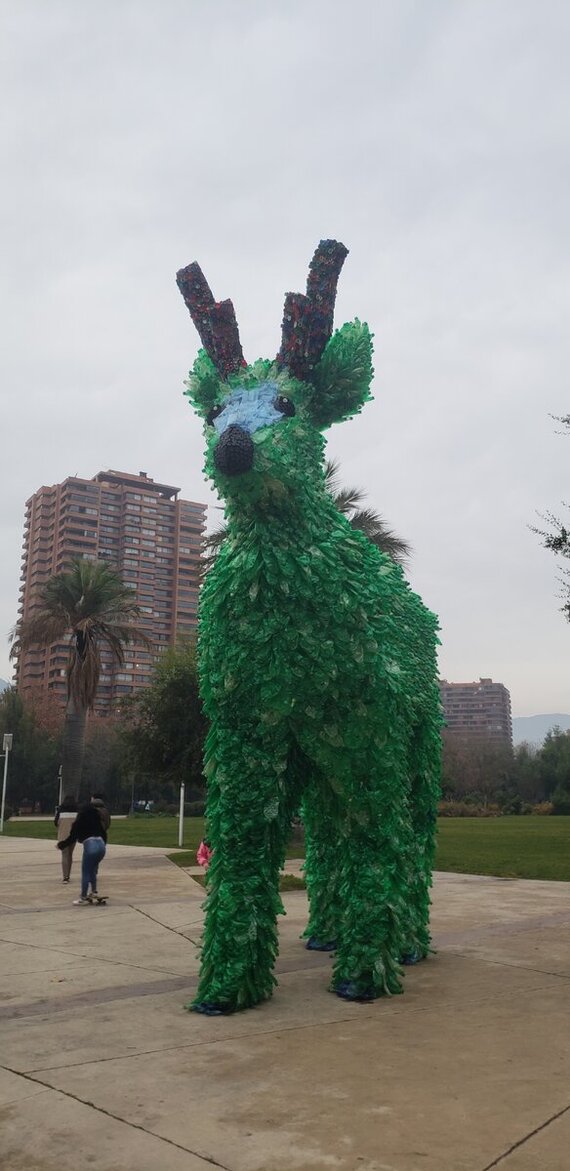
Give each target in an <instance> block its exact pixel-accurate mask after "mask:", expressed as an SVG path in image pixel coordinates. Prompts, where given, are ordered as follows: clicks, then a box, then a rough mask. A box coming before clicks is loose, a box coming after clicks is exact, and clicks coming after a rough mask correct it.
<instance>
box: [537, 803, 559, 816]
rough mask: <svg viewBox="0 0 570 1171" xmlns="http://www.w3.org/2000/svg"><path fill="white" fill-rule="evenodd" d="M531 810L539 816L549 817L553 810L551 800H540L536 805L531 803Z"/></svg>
mask: <svg viewBox="0 0 570 1171" xmlns="http://www.w3.org/2000/svg"><path fill="white" fill-rule="evenodd" d="M532 812H533V813H536V814H537V815H538V816H539V817H549V816H550V814H551V813H553V812H554V806H553V804H552V801H540V802H539V803H538V805H533V807H532Z"/></svg>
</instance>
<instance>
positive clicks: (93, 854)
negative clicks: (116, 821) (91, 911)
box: [57, 793, 111, 907]
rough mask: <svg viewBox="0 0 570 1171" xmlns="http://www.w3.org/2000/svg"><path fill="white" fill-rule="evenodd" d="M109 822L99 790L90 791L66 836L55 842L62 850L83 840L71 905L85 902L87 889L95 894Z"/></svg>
mask: <svg viewBox="0 0 570 1171" xmlns="http://www.w3.org/2000/svg"><path fill="white" fill-rule="evenodd" d="M110 824H111V817H110V814H109V810H108V809H107V807H106V805H105V802H104V800H103V796H102V794H101V793H94V794H93V796H92V797H91V800H90V802H89V804H88V805H84V806H83V808H82V809H80V810H79V813H78V814H77V817H76V819H75V821H74V822H73V825H72V826H71V830H70V833H69V837H67V838H64V839H63V840H62V841H59V842H58V843H57V846H58V849H59V850H65V849H66V848H68V847H69V846H70V845H71V844H75V842H82V843H83V858H82V861H81V895H80V897H79V898H78V899H74V900H73V905H74V906H75V907H79V906H82V905H83V904H84V903H88V902H89V897H88V896H89V888H91V897H92V896H98V895H99V892H98V890H97V876H98V871H99V865H100V863H101V862H102V861H103V858H104V857H105V853H106V850H107V833H108V830H109V826H110Z"/></svg>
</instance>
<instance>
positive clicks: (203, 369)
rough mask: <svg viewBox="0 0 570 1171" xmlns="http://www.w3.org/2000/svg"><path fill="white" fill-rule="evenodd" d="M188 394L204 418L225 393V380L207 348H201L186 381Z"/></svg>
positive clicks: (186, 392)
mask: <svg viewBox="0 0 570 1171" xmlns="http://www.w3.org/2000/svg"><path fill="white" fill-rule="evenodd" d="M185 385H186V387H187V390H185V391H184V394H186V395H187V396H188V398H189V399H190V402H191V403H192V406H193V407H194V409H195V410H196V411H197V412H198V414H199V415H202V416H203V417H204V418H205V417H206V415H207V414H208V413H209V412H210V411H211V410H212V407H215V406H216V404H217V403H219V402H220V399H221V398H222V394H223V389H222V388H223V385H224V384H223V382H222V380H221V378H220V376H219V374H218V371H217V370H216V367H215V366H214V363H213V362H212V360H211V358H209V357H208V355H207V353H206V351H205V350H199V351H198V356H197V358H196V361H195V362H194V365H193V367H192V369H191V371H190V374H189V375H188V379H187V381H186V383H185Z"/></svg>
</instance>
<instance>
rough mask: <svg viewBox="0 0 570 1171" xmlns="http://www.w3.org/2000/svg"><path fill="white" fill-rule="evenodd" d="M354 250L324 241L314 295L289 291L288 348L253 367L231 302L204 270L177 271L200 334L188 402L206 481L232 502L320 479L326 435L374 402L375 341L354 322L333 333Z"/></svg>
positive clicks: (270, 497) (310, 287)
mask: <svg viewBox="0 0 570 1171" xmlns="http://www.w3.org/2000/svg"><path fill="white" fill-rule="evenodd" d="M346 255H347V249H346V248H345V247H344V245H343V244H339V243H337V241H336V240H321V243H320V244H319V247H318V248H317V250H316V252H315V255H314V257H313V260H312V262H311V265H310V268H309V277H308V281H307V292H306V294H305V295H303V294H301V293H288V294H287V296H286V298H285V311H284V318H283V330H282V340H281V348H280V350H279V353H278V354H277V357H276V358H275V359H274V360H273V361H265V360H260V361H258V362H255V363H254V364H253V365H252V366H248V365H247V363H246V362H245V360H244V357H243V353H242V349H241V344H240V340H239V334H238V328H237V322H236V319H235V314H234V308H233V305H232V302H231V301H221V302H216V301H214V297H213V295H212V293H211V291H210V288H209V287H208V284H207V282H206V280H205V278H204V276H203V274H202V271H201V269H200V268H199V266H198V265H197V264H196V263H194V264H191V265H189V266H188V267H187V268H184V269H181V270H180V272H179V273H177V278H176V279H177V282H178V287H179V289H180V291H181V293H182V296H183V297H184V300H185V302H186V304H187V306H188V309H189V310H190V314H191V316H192V320H193V322H194V324H195V326H196V328H197V330H198V333H199V334H200V338H201V340H202V344H203V349H202V350H200V352H199V354H198V357H197V358H196V361H195V363H194V366H193V369H192V371H191V373H190V377H189V379H188V384H187V385H188V390H187V392H186V393H187V394H188V397H189V398H190V400H191V402H192V404H193V406H194V407H195V409H196V411H197V412H198V413H199V414H200V415H201V416H202V418H203V419H204V423H205V434H206V443H207V450H206V467H205V470H206V473H207V475H208V476H209V477H210V478H211V479H212V480H213V481H214V484H215V486H216V488H217V489H218V491H219V493H220V495H221V496H223V497H224V498H225V499H227V500H230V501H231V500H237V499H243V501H244V502H245V501H246V500H249V501H250V502H251V503H253V504H259V505H263V504H264V503H267V502H268V501H275V500H277V501H279V500H280V499H286V498H290V497H291V494H292V493H293V492H294V491H295V490H298V489H300V488H302V487H303V485H304V484H305V485H306V484H307V483H308V480H309V478H310V477H313V478H314V476H315V475H316V474H317V473H318V469H319V467H320V465H321V461H322V453H323V445H324V441H323V437H322V432H323V431H324V430H325V429H326V428H327V427H329V426H330V425H331V424H332V423H336V422H340V421H341V420H342V419H345V418H348V416H350V415H353V414H355V413H356V412H358V411H359V410H360V409H361V407H362V406H363V404H364V403H365V402H366V400H367V399H368V398H370V383H371V380H372V373H373V371H372V338H371V334H370V331H369V329H368V326H367V325H365V324H363V323H361V322H360V321H358V320H356V321H353V322H350V323H348V324H346V325H343V326H342V328H341V329H339V330H337V331H336V333H334V334H333V332H332V330H333V314H334V303H335V297H336V286H337V281H338V277H339V273H340V270H341V268H342V265H343V263H344V259H345V257H346Z"/></svg>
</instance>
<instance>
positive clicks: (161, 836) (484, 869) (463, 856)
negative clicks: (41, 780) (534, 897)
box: [5, 815, 570, 882]
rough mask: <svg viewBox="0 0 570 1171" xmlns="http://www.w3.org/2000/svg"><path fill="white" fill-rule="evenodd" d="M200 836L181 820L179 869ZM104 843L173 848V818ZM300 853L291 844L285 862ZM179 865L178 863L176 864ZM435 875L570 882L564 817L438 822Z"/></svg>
mask: <svg viewBox="0 0 570 1171" xmlns="http://www.w3.org/2000/svg"><path fill="white" fill-rule="evenodd" d="M203 832H204V820H203V818H201V817H187V818H185V820H184V848H185V850H186V851H188V855H187V859H184V862H185V864H186V865H187V866H188V865H193V864H194V862H195V857H196V850H197V848H198V845H199V842H200V840H201V838H202V835H203ZM5 833H6V834H7V835H11V836H18V835H19V836H22V837H33V838H51V839H55V830H54V826H53V824H52V822H51V821H32V820H27V819H24V818H18V817H16V818H12V819H11V820H10V821H9V822H7V823H6V826H5ZM110 841H111V842H112V843H115V844H117V845H123V846H170V848H171V849H175V847H176V846H177V845H178V821H177V818H175V817H152V816H144V815H143V816H138V817H128V818H125V819H124V820H121V821H114V822H113V824H112V826H111V834H110ZM302 853H303V850H302V847H301V846H300V845H299V843H298V842H292V843H291V844H290V846H289V848H288V850H287V857H288V858H298V857H300V856H301V855H302ZM181 860H182V859H181ZM435 866H436V869H437V870H451V871H456V872H459V873H462V874H497V875H500V876H501V877H504V878H545V879H555V880H559V881H565V882H570V817H497V818H494V817H489V818H467V817H465V818H463V817H443V818H441V819H440V821H439V825H438V848H437V856H436V860H435Z"/></svg>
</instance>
